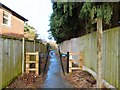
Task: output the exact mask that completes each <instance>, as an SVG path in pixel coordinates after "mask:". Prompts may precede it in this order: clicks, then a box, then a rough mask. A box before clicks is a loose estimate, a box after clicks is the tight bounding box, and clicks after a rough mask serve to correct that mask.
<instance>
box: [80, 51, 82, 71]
mask: <svg viewBox="0 0 120 90" xmlns="http://www.w3.org/2000/svg"><path fill="white" fill-rule="evenodd" d="M82 68H83V53H82V52H80V69H81V70H82Z"/></svg>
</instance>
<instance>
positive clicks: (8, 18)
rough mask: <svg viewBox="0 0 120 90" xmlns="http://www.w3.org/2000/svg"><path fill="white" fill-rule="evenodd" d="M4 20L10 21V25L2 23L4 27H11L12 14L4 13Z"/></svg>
mask: <svg viewBox="0 0 120 90" xmlns="http://www.w3.org/2000/svg"><path fill="white" fill-rule="evenodd" d="M4 14H5V15H7V16H8V17H6V16H4ZM4 19H7V20H8V23H4V22H3V21H2V25H6V26H9V27H11V14H10V13H7V12H6V11H3V20H4Z"/></svg>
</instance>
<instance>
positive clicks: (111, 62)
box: [60, 27, 120, 90]
mask: <svg viewBox="0 0 120 90" xmlns="http://www.w3.org/2000/svg"><path fill="white" fill-rule="evenodd" d="M60 49H61V51H62V52H63V53H67V52H83V55H84V61H83V63H84V65H85V66H86V67H88V68H89V69H91V70H93V71H94V72H97V36H96V32H94V33H91V34H88V35H84V36H82V37H79V38H74V39H71V40H68V41H64V42H63V43H61V44H60ZM102 51H103V53H102V62H103V63H102V67H103V68H102V69H103V70H102V77H103V79H104V80H106V81H107V82H108V83H109V84H111V85H113V86H114V87H116V88H119V90H120V70H119V69H120V27H116V28H112V29H109V30H106V31H104V32H103V40H102ZM78 58H79V57H76V56H74V57H73V59H75V60H77V59H78Z"/></svg>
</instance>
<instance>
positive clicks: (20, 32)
mask: <svg viewBox="0 0 120 90" xmlns="http://www.w3.org/2000/svg"><path fill="white" fill-rule="evenodd" d="M4 12H6V13H7V14H8V15H10V17H11V18H10V22H11V24H10V26H8V25H5V24H3V13H4ZM15 15H16V13H15ZM15 15H14V12H11V11H9V10H7V9H5V8H3V7H2V8H0V35H6V36H13V37H14V36H15V37H23V36H24V22H25V21H24V20H23V19H21V18H19V17H17V16H15Z"/></svg>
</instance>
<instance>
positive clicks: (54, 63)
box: [43, 51, 72, 88]
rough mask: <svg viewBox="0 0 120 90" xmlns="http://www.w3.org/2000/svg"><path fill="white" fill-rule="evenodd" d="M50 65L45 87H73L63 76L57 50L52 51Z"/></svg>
mask: <svg viewBox="0 0 120 90" xmlns="http://www.w3.org/2000/svg"><path fill="white" fill-rule="evenodd" d="M50 57H51V58H50V65H49V70H48V73H47V77H46V80H45V83H44V85H43V88H72V85H70V84H69V83H68V82H66V81H65V80H64V78H63V73H62V68H61V65H60V60H59V58H58V57H57V56H56V51H51V52H50Z"/></svg>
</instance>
